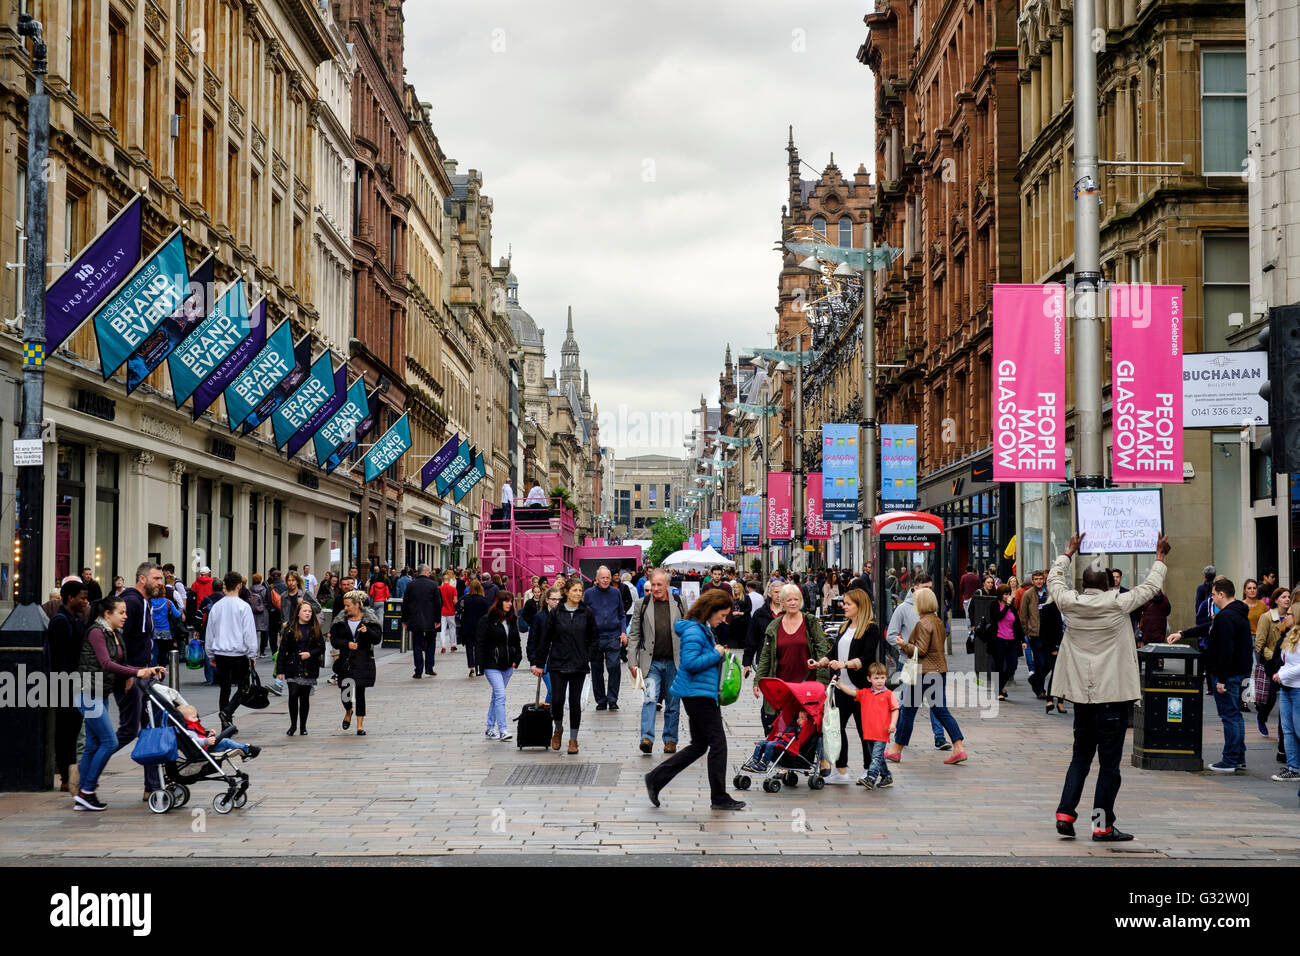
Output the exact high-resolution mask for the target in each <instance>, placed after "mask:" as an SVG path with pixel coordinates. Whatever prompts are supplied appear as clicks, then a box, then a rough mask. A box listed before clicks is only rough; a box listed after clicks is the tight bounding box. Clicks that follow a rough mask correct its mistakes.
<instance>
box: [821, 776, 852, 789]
mask: <svg viewBox="0 0 1300 956" xmlns="http://www.w3.org/2000/svg"><path fill="white" fill-rule="evenodd" d="M826 782H827V783H834V784H838V785H840V786H847V785H849V784H851V783H853V778H852V777H850V776H849V775H848V774H847V773H832V774H831V775H830V776H829V777H827V778H826Z"/></svg>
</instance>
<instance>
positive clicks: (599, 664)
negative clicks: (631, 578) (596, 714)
mask: <svg viewBox="0 0 1300 956" xmlns="http://www.w3.org/2000/svg"><path fill="white" fill-rule="evenodd" d="M612 579H613V576H612V575H611V574H610V571H609V568H607V567H605V566H604V565H601V566H600V567H599V568H597V569H596V584H595V586H594V587H589V588H587V590H586V593H585V594H583V601H584V602H585V603H586V605H587V607H589V608H590V609H591V613H592V616H593V617H594V618H595V619H596V634H597V635H598V636H599V637H600V649H599V650H598V651H597V652H596V656H595V657H593V658H592V660H591V690H592V693H593V694H594V695H595V697H596V709H597V710H618V684H619V679H620V672H619V668H620V666H621V664H622V660H621V658H622V652H623V648H624V647H626V646H627V629H626V622H627V617H626V616H625V615H624V613H623V594H622V592H621V591H620V590H619V589H618V588H616V587H611V586H610V582H611V581H612ZM607 671H608V673H609V685H608V691H607V690H606V684H605V674H606V672H607Z"/></svg>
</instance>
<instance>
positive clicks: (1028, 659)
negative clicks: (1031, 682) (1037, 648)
mask: <svg viewBox="0 0 1300 956" xmlns="http://www.w3.org/2000/svg"><path fill="white" fill-rule="evenodd" d="M1025 667H1026V668H1027V669H1028V670H1029V672H1030V673H1031V674H1032V673H1033V672H1034V671H1036V670H1038V668H1037V667H1035V666H1034V645H1033V641H1030V640H1026V641H1025Z"/></svg>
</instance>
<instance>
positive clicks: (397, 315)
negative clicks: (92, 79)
mask: <svg viewBox="0 0 1300 956" xmlns="http://www.w3.org/2000/svg"><path fill="white" fill-rule="evenodd" d="M334 8H335V18H336V19H337V20H338V21H339V22H340V23H341V24H343V31H344V34H345V35H346V37H347V39H348V41H349V42H350V43H352V44H353V45H354V49H355V51H356V58H357V74H356V80H355V82H354V84H353V87H352V142H353V145H354V147H355V149H356V156H357V164H356V180H355V182H354V183H353V188H354V195H353V208H352V259H353V281H354V289H353V292H354V297H355V298H354V305H355V317H354V322H353V333H352V342H351V348H350V349H349V353H350V355H351V358H350V360H349V364H350V365H351V366H352V370H353V372H354V373H357V374H364V375H365V378H366V382H367V384H368V385H370V386H371V387H374V386H376V385H378V386H379V388H380V391H381V393H382V394H381V397H380V401H381V403H382V404H383V406H384V409H383V413H382V414H381V416H380V418H379V420H378V422H377V428H376V431H374V432H373V433H372V434H371V436H370V440H372V441H373V440H374V438H375V437H377V436H378V435H380V434H382V432H383V431H384V430H385V429H387V428H388V426H389V425H391V424H392V423H393V422H395V421H396V420H397V419H398V418H400V417H401V415H402V413H403V412H404V411H405V410H406V387H405V384H404V382H405V378H406V376H405V355H406V334H405V328H406V296H407V290H406V217H407V209H408V201H407V199H406V195H405V194H406V182H405V180H406V166H407V161H406V135H407V120H406V113H405V111H404V109H403V106H402V86H401V84H402V83H403V65H402V52H403V38H402V30H403V13H402V2H401V0H387V2H386V3H374V2H370V0H338V2H336V3H335V5H334ZM409 466H410V462H408V461H406V460H405V459H403V460H402V461H400V462H398V463H397V464H396V465H394V466H393V468H391V469H389V472H388V473H387V474H386V475H385V476H384V477H383V478H382V479H378V480H376V481H375V482H373V483H371V484H370V485H368V486H366V487H365V489H364V490H363V493H362V502H361V510H362V512H363V520H362V522H361V541H360V553H361V560H362V563H363V564H364V563H366V562H367V561H368V560H378V561H383V562H387V563H395V562H397V561H398V560H399V559H400V558H399V556H400V555H402V553H403V547H402V542H401V540H400V538H401V530H400V529H401V520H400V498H401V484H400V475H401V473H402V469H403V468H404V467H409Z"/></svg>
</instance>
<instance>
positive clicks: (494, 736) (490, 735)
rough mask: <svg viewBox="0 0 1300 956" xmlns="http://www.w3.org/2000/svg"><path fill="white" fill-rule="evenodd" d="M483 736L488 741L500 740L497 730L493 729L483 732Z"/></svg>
mask: <svg viewBox="0 0 1300 956" xmlns="http://www.w3.org/2000/svg"><path fill="white" fill-rule="evenodd" d="M483 736H484V737H486V738H487V739H488V740H500V739H501V735H500V734H498V733H497V729H496V728H495V727H493V728H492V729H491V730H485V731H484V732H483Z"/></svg>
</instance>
